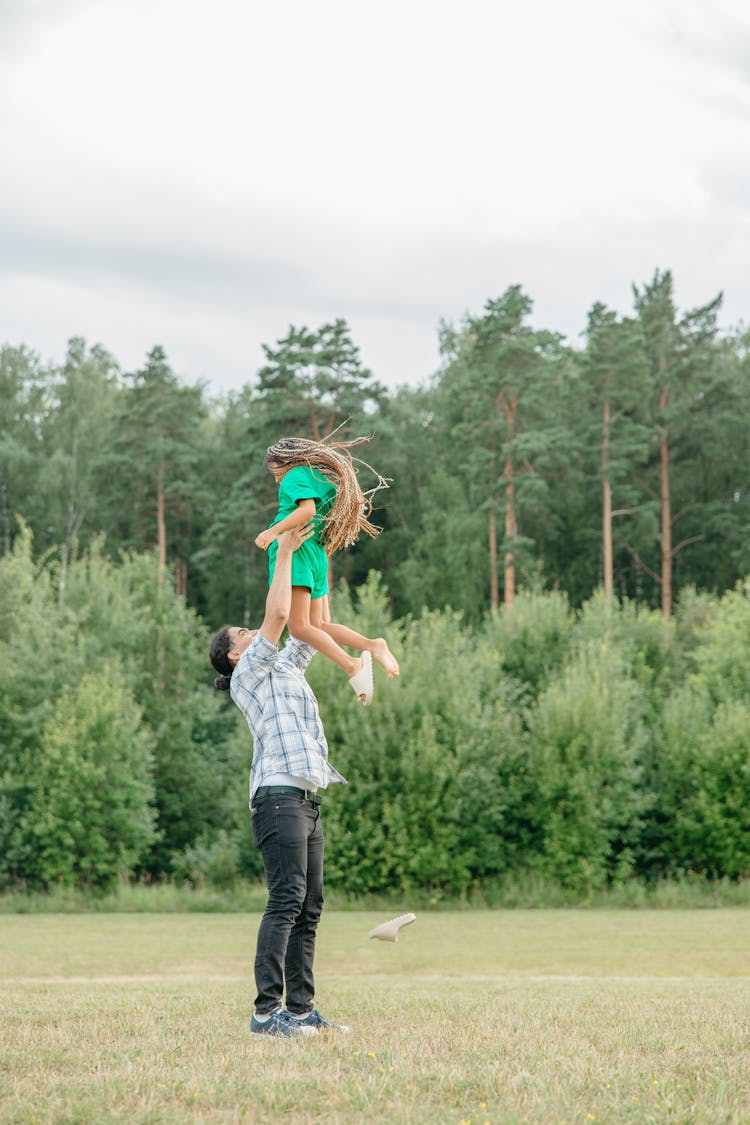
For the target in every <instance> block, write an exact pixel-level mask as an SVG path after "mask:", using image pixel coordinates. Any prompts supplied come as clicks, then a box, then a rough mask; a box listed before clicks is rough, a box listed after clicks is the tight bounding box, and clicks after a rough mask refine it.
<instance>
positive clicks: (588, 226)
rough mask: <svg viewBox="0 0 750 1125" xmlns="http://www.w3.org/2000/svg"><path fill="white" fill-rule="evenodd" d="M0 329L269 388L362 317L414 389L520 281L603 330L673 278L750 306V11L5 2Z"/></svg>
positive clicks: (576, 333) (742, 308)
mask: <svg viewBox="0 0 750 1125" xmlns="http://www.w3.org/2000/svg"><path fill="white" fill-rule="evenodd" d="M0 160H1V161H2V174H0V344H2V343H7V344H11V345H20V344H25V345H26V346H27V347H29V348H31V349H33V350H34V351H36V352H37V353H38V354H39V355H40V356H41V357H42V358H43V359H44V360H47V361H51V362H60V361H61V360H62V358H63V356H64V354H65V349H66V342H67V340H68V339H69V338H70V337H71V336H83V337H84V338H85V339H86V341H87V342H88V343H89V344H95V343H101V344H103V345H104V346H105V347H106V348H107V349H108V350H109V351H110V352H111V353H112V354H113V355H114V356H115V358H116V359H117V360H118V362H119V363H120V364H121V366H122V368H123V369H124V370H133V369H136V368H137V367H139V366H141V365H142V362H143V360H144V358H145V356H146V353H147V352H148V351H149V350H150V349H151V348H152V347H153V346H154V345H155V344H161V345H162V346H163V347H164V348H165V350H166V352H167V356H168V359H169V361H170V363H171V365H172V367H173V369H174V370H175V372H176V373H177V375H178V376H179V377H180V379H181V380H183V381H185V382H187V383H190V384H193V383H196V382H198V381H203V382H204V383H205V384H206V386H207V387H208V389H209V391H210V392H211V393H215V394H217V395H219V394H223V393H225V392H228V391H238V390H240V389H241V387H242V386H243V385H245V384H247V383H249V382H252V381H253V379H254V377H255V374H256V372H257V370H258V368H259V367H260V366H261V365H262V362H263V358H264V356H263V350H262V345H263V344H269V345H273V344H274V343H275V342H276V341H277V340H278V339H280V338H281V337H283V336H284V335H285V334H286V331H287V329H288V327H289V325H295V326H301V325H306V326H307V327H309V328H312V329H316V328H318V327H320V326H321V325H322V324H324V323H326V322H329V321H331V320H333V319H334V318H337V317H343V318H344V319H345V320H346V321H347V322H348V324H349V326H350V328H351V333H352V338H353V339H354V342H355V343H356V344H357V345H358V346H359V348H360V350H361V356H362V361H363V363H364V364H365V365H366V366H367V367H368V368H370V369H371V370H372V372H373V375H374V376H375V377H376V378H377V379H378V380H379V381H380V382H382V383H385V384H386V386H388V387H396V386H399V385H404V384H406V385H411V386H414V385H419V384H422V383H424V382H425V381H427V380H428V379H429V378H430V377H431V376H432V375H433V373H434V372H435V371H436V370H437V368H438V366H439V355H438V328H439V324H440V321H441V319H443V320H447V321H450V322H453V323H459V322H460V321H461V319H462V318H463V317H464V316H465V315H467V314H471V315H476V314H478V313H480V312H481V309H482V307H483V305H484V303H485V301H487V300H488V299H490V298H494V297H498V296H500V295H501V293H502V292H503V291H504V290H505V289H506V288H507V287H508V286H509V285H514V284H520V285H521V286H522V287H523V289H524V291H525V292H526V293H527V294H528V296H530V297H531V299H532V300H533V302H534V311H533V314H532V323H533V324H534V325H535V326H536V327H539V328H549V329H552V330H554V331H558V332H561V333H562V334H563V335H564V336H565V337H566V338H567V339H568V340H569V342H571V343H573V344H576V343H578V344H580V338H581V335H580V334H581V333H582V331H583V330H584V328H585V324H586V316H587V313H588V311H589V309H590V308H591V306H592V304H593V303H594V302H595V301H603V302H605V303H606V304H607V305H609V307H610V308H613V309H616V310H617V311H618V312H620V313H622V314H626V313H628V312H630V311H631V310H632V284H633V283H635V284H637V285H639V286H641V285H643V284H644V283H646V282H648V281H649V280H650V279H651V278H652V277H653V274H654V271H655V270H656V269H662V270H663V269H671V270H672V272H673V276H674V283H675V295H676V300H677V304H678V307H679V308H680V309H689V308H693V307H695V306H697V305H700V304H703V303H705V302H707V301H709V300H710V299H711V298H713V297H714V296H715V295H716V294H717V293H718V292H719V291H723V293H724V304H723V307H722V311H721V314H720V322H721V324H722V326H723V327H726V328H727V329H729V328H732V327H734V326H736V325H738V324H739V323H741V322H744V321H748V320H750V5H748V4H747V3H746V0H676V2H674V0H569V2H568V3H566V4H561V3H559V0H523V2H520V0H516V2H514V3H509V2H506V0H377V3H375V2H373V0H358V2H353V0H315V3H310V2H309V0H304V2H303V0H263V2H262V3H260V2H257V0H0Z"/></svg>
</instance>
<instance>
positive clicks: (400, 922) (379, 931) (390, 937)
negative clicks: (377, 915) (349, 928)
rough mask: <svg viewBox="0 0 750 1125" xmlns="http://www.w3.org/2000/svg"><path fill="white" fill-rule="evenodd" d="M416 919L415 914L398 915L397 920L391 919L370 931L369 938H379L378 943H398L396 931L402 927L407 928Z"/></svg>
mask: <svg viewBox="0 0 750 1125" xmlns="http://www.w3.org/2000/svg"><path fill="white" fill-rule="evenodd" d="M415 918H416V914H411V913H409V914H399V916H398V918H391V920H390V922H381V924H380V925H379V926H376V927H375V929H374V930H370V934H369V936H370V937H374V938H379V939H380V941H398V931H399V930H400V929H401V927H402V926H409V925H411V923H412V922H413V921H414V919H415Z"/></svg>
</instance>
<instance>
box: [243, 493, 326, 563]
mask: <svg viewBox="0 0 750 1125" xmlns="http://www.w3.org/2000/svg"><path fill="white" fill-rule="evenodd" d="M314 515H315V501H314V500H313V499H310V500H300V501H299V502H298V504H297V511H296V512H292V514H291V516H286V517H285V518H284V519H283V520H279V522H278V523H275V524H274V525H273V527H267V528H266V530H265V531H261V533H260V535H258V536H257V538H256V540H255V546H256V547H260V548H261V550H262V551H267V550H268V548H269V547H270V546H271V544H272V543H273V541H274V539H278V537H279V536H280V535H283V534H284V532H285V531H294V530H295V528H298V527H304V525H305V524H306V523H309V522H310V520H311V519H312V518H313V516H314Z"/></svg>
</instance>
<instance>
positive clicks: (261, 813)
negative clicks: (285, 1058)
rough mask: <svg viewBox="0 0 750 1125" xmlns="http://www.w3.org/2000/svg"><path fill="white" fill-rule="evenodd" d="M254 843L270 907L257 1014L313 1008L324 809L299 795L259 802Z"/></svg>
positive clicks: (259, 955) (262, 934)
mask: <svg viewBox="0 0 750 1125" xmlns="http://www.w3.org/2000/svg"><path fill="white" fill-rule="evenodd" d="M252 818H253V840H254V841H255V846H256V847H257V848H259V849H260V853H261V855H262V856H263V866H264V867H265V870H266V883H267V885H268V903H267V904H266V909H265V912H264V914H263V918H262V920H261V923H260V929H259V930H258V945H257V949H256V953H255V984H256V987H257V989H258V995H257V997H256V999H255V1010H256V1011H257V1013H258V1015H265V1014H266V1013H267V1012H272V1011H273V1010H274V1008H278V1006H279V1004H280V1003H281V998H282V996H283V993H284V983H285V982H286V1007H287V1009H288V1010H289V1011H290V1012H294V1013H295V1014H297V1015H300V1014H302V1013H304V1012H309V1011H311V1010H312V1007H313V996H314V995H315V982H314V979H313V960H314V957H315V932H316V929H317V926H318V922H319V921H320V914H321V910H322V909H323V851H324V841H323V825H322V823H321V819H320V805H313V804H312V803H311V802H310V801H308V800H306V799H305V798H304V797H302V796H299V797H298V796H296V795H295V794H294V793H273V794H269V795H267V796H263V797H254V798H253V803H252Z"/></svg>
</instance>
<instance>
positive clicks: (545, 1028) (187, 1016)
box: [0, 903, 750, 1125]
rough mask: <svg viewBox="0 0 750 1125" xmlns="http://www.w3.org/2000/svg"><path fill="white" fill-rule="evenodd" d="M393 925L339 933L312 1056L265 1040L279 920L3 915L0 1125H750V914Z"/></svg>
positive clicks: (484, 914) (504, 917) (456, 917)
mask: <svg viewBox="0 0 750 1125" xmlns="http://www.w3.org/2000/svg"><path fill="white" fill-rule="evenodd" d="M405 908H408V903H407V904H405ZM388 916H389V915H388V914H385V915H383V914H373V913H366V912H362V913H351V912H346V913H335V912H329V913H327V914H325V915H324V921H323V923H322V925H321V928H320V935H319V942H318V955H317V960H316V970H317V971H316V977H317V991H318V994H317V1003H318V1005H319V1007H320V1008H321V1010H322V1011H323V1012H324V1014H326V1015H328V1016H329V1017H330V1018H332V1019H336V1020H340V1021H341V1022H344V1023H347V1024H349V1025H350V1026H351V1028H352V1031H351V1034H350V1035H347V1036H341V1035H335V1034H328V1035H326V1036H319V1037H318V1038H317V1039H303V1040H276V1039H263V1038H260V1037H258V1036H250V1034H249V1032H248V1022H249V1015H250V1011H251V1005H252V999H253V992H254V989H253V983H252V956H253V951H254V943H255V934H256V931H257V926H258V921H259V916H258V915H257V914H252V915H247V914H246V915H240V914H233V915H232V914H221V915H216V914H210V915H205V914H204V915H200V914H182V915H180V914H170V915H153V914H109V915H101V914H86V915H57V916H51V915H41V914H32V915H6V916H3V917H0V1003H1V1004H2V1015H1V1020H2V1041H1V1042H0V1081H1V1083H2V1086H1V1089H0V1120H1V1121H3V1122H55V1123H58V1122H62V1123H64V1122H71V1123H72V1122H76V1123H78V1122H92V1123H97V1125H99V1123H103V1122H112V1121H122V1122H129V1123H130V1122H132V1123H138V1122H164V1123H169V1122H191V1121H201V1122H234V1121H249V1122H266V1121H268V1122H271V1121H276V1120H278V1119H279V1118H280V1117H281V1116H282V1115H289V1119H290V1120H294V1121H296V1122H303V1123H304V1122H315V1121H324V1122H341V1123H345V1122H346V1123H349V1122H369V1121H373V1122H375V1121H377V1122H386V1123H387V1122H414V1123H430V1125H441V1123H454V1125H459V1123H462V1122H463V1123H466V1122H471V1125H482V1123H483V1122H492V1123H495V1122H534V1123H536V1122H550V1123H553V1122H554V1123H558V1122H589V1121H598V1122H634V1123H635V1122H637V1123H644V1122H674V1123H675V1125H684V1123H686V1122H706V1123H709V1122H710V1123H711V1125H718V1123H730V1122H735V1123H747V1122H750V912H749V911H747V910H742V909H735V910H731V909H727V910H721V909H719V910H706V911H689V910H675V911H646V910H644V911H583V910H581V911H576V910H554V911H553V910H551V911H541V910H540V911H521V910H518V911H476V912H474V911H466V912H455V913H447V912H446V913H419V914H418V916H417V921H416V922H415V923H414V925H412V926H410V927H408V928H407V929H405V930H403V931H402V933H401V937H400V939H399V941H398V943H397V944H395V945H393V944H387V943H381V942H375V941H368V938H367V934H368V932H369V930H370V929H371V928H372V926H373V925H375V924H376V922H379V921H384V920H385V918H386V917H388Z"/></svg>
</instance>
